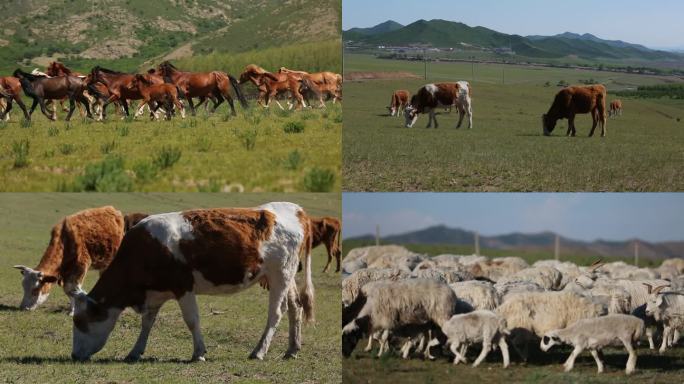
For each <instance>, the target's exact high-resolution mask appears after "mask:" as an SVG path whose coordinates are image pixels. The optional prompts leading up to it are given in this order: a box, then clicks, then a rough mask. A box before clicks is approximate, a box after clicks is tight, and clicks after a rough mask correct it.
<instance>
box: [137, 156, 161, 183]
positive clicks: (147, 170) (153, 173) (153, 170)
mask: <svg viewBox="0 0 684 384" xmlns="http://www.w3.org/2000/svg"><path fill="white" fill-rule="evenodd" d="M133 172H134V173H135V179H136V180H138V181H139V182H140V183H142V184H147V183H149V182H150V181H152V180H154V178H155V177H157V173H158V172H159V168H157V166H156V165H154V164H152V163H151V162H148V161H141V162H139V163H136V164H135V165H134V166H133Z"/></svg>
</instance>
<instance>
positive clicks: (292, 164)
mask: <svg viewBox="0 0 684 384" xmlns="http://www.w3.org/2000/svg"><path fill="white" fill-rule="evenodd" d="M301 164H302V155H301V154H300V153H299V151H298V150H296V149H295V150H294V151H292V152H290V153H289V154H288V155H287V159H286V160H285V169H288V170H291V171H295V170H297V169H298V168H299V166H300V165H301Z"/></svg>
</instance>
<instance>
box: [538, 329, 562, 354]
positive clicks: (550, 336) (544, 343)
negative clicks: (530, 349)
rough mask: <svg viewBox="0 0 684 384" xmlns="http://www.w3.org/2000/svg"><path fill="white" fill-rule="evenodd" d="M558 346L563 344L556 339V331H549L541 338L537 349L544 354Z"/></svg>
mask: <svg viewBox="0 0 684 384" xmlns="http://www.w3.org/2000/svg"><path fill="white" fill-rule="evenodd" d="M560 344H563V342H562V341H561V339H560V337H558V334H557V331H549V332H546V334H545V335H544V337H542V339H541V343H540V344H539V347H540V348H541V350H542V351H544V352H546V351H548V350H549V349H551V347H553V346H554V345H560Z"/></svg>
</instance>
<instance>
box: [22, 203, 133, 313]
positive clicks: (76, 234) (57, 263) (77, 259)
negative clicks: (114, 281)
mask: <svg viewBox="0 0 684 384" xmlns="http://www.w3.org/2000/svg"><path fill="white" fill-rule="evenodd" d="M123 235H124V217H123V215H122V214H121V212H119V211H118V210H116V209H115V208H114V207H111V206H106V207H100V208H92V209H86V210H83V211H80V212H77V213H75V214H73V215H70V216H67V217H65V218H63V219H62V220H61V221H60V222H59V223H58V224H57V225H55V226H54V227H53V228H52V233H51V237H50V243H49V244H48V247H47V249H46V250H45V252H44V253H43V258H42V259H41V260H40V262H39V263H38V266H37V267H36V268H35V269H33V268H29V267H27V266H24V265H15V266H14V268H17V269H19V270H20V271H21V274H22V275H23V279H22V286H23V288H24V297H23V299H22V301H21V304H20V306H19V307H20V308H21V309H23V310H34V309H36V308H37V307H38V306H39V305H41V304H42V303H44V302H45V300H46V299H47V298H48V295H49V294H50V289H51V288H52V286H53V285H54V284H58V285H61V286H62V288H63V289H64V293H66V295H67V296H69V298H70V301H71V313H73V309H74V294H75V293H76V292H77V291H79V290H80V289H81V284H82V283H83V279H84V278H85V275H86V273H87V272H88V269H89V268H93V269H95V270H98V271H100V273H102V271H104V270H105V269H106V268H107V267H108V266H109V264H110V263H111V261H112V259H113V258H114V255H115V254H116V251H117V250H118V249H119V244H120V243H121V239H122V238H123Z"/></svg>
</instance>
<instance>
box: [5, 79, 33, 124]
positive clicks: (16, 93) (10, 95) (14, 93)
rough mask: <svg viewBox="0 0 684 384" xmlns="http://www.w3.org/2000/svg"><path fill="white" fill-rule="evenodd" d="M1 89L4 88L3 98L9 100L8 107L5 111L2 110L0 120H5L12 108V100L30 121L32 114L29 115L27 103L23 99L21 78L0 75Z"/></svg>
mask: <svg viewBox="0 0 684 384" xmlns="http://www.w3.org/2000/svg"><path fill="white" fill-rule="evenodd" d="M0 89H2V98H4V99H5V100H6V101H7V108H6V109H5V110H4V111H0V120H4V118H5V115H7V114H8V113H9V112H10V111H11V110H12V101H14V102H16V103H17V104H18V105H19V108H21V110H22V111H23V112H24V118H25V119H26V120H29V121H30V120H31V115H29V113H28V111H27V110H26V105H24V102H23V101H22V100H21V83H20V82H19V79H17V78H16V77H11V76H8V77H0Z"/></svg>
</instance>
